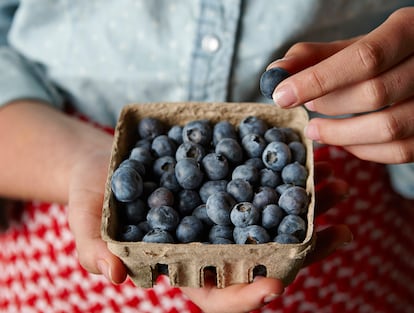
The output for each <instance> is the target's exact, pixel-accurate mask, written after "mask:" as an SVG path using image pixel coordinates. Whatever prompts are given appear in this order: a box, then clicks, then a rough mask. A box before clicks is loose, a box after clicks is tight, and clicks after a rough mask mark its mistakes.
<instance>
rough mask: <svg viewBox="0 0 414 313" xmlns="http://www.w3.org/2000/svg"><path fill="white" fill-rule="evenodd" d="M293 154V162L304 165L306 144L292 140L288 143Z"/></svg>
mask: <svg viewBox="0 0 414 313" xmlns="http://www.w3.org/2000/svg"><path fill="white" fill-rule="evenodd" d="M288 146H289V148H290V152H291V154H292V162H298V163H300V164H302V165H305V163H306V148H305V145H304V144H303V143H301V142H299V141H292V142H291V143H289V144H288Z"/></svg>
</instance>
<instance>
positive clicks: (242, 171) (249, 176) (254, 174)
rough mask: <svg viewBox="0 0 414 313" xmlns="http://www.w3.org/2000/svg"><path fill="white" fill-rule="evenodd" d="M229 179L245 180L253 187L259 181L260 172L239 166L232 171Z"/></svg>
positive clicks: (246, 166) (249, 166) (251, 167)
mask: <svg viewBox="0 0 414 313" xmlns="http://www.w3.org/2000/svg"><path fill="white" fill-rule="evenodd" d="M231 178H232V179H244V180H247V181H248V182H249V183H250V185H252V186H253V187H255V186H256V185H257V184H258V183H259V181H260V172H259V170H258V169H257V168H255V167H254V166H251V165H246V164H241V165H238V166H236V168H235V169H234V170H233V172H232V174H231Z"/></svg>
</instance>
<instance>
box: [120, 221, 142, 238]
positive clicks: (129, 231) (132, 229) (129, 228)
mask: <svg viewBox="0 0 414 313" xmlns="http://www.w3.org/2000/svg"><path fill="white" fill-rule="evenodd" d="M143 236H144V234H143V233H142V230H141V229H140V228H139V227H138V225H135V224H130V225H126V226H125V227H123V228H122V230H121V233H120V235H119V237H120V238H119V240H120V241H129V242H133V241H141V239H142V237H143Z"/></svg>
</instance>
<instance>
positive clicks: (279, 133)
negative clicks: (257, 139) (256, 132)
mask: <svg viewBox="0 0 414 313" xmlns="http://www.w3.org/2000/svg"><path fill="white" fill-rule="evenodd" d="M264 139H265V140H266V141H267V142H268V143H270V142H273V141H281V142H285V140H286V138H285V132H284V131H283V130H282V129H281V128H279V127H271V128H269V129H268V130H267V131H266V132H265V134H264Z"/></svg>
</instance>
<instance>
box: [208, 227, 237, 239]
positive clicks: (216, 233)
mask: <svg viewBox="0 0 414 313" xmlns="http://www.w3.org/2000/svg"><path fill="white" fill-rule="evenodd" d="M208 239H209V242H210V243H212V244H223V243H234V241H233V226H230V225H214V226H213V227H211V228H210V231H209V234H208Z"/></svg>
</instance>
